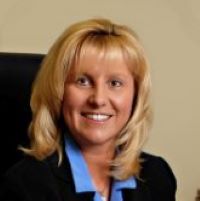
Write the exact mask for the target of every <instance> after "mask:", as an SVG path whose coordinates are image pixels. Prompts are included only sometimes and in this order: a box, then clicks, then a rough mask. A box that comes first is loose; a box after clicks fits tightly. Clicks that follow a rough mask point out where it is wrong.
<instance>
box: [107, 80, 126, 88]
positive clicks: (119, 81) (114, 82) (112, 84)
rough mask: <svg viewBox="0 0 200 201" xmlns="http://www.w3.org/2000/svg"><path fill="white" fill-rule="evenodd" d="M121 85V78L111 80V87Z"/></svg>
mask: <svg viewBox="0 0 200 201" xmlns="http://www.w3.org/2000/svg"><path fill="white" fill-rule="evenodd" d="M122 85H123V82H122V81H121V80H111V81H110V86H111V87H121V86H122Z"/></svg>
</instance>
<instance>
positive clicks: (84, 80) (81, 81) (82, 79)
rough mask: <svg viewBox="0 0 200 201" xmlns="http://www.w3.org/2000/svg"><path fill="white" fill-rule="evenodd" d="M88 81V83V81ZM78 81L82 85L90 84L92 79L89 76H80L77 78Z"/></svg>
mask: <svg viewBox="0 0 200 201" xmlns="http://www.w3.org/2000/svg"><path fill="white" fill-rule="evenodd" d="M86 82H87V83H86ZM76 83H77V84H78V85H81V86H88V85H89V84H90V80H89V79H88V78H87V77H84V76H83V77H78V78H77V79H76Z"/></svg>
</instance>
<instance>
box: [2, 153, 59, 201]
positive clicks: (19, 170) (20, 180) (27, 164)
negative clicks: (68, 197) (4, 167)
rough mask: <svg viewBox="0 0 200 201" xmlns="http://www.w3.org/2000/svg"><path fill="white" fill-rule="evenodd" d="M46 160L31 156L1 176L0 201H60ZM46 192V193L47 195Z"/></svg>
mask: <svg viewBox="0 0 200 201" xmlns="http://www.w3.org/2000/svg"><path fill="white" fill-rule="evenodd" d="M55 181H56V180H55V178H54V176H53V174H52V170H51V167H50V165H49V164H48V162H46V160H42V161H39V160H37V159H35V158H33V157H31V156H25V157H24V159H22V160H21V161H19V162H18V163H16V164H15V165H14V166H12V167H11V168H10V169H8V171H7V172H6V173H5V174H4V175H3V178H2V182H1V189H0V200H1V199H2V200H5V201H7V200H9V201H10V200H27V201H28V200H30V201H33V200H38V201H40V200H41V199H42V197H43V196H46V197H48V198H49V199H47V200H50V201H51V200H53V199H54V200H60V199H58V197H59V196H60V195H59V193H58V190H57V189H58V188H57V183H56V182H55ZM47 192H48V193H47Z"/></svg>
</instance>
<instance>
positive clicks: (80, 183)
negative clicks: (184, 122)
mask: <svg viewBox="0 0 200 201" xmlns="http://www.w3.org/2000/svg"><path fill="white" fill-rule="evenodd" d="M150 85H151V84H150V74H149V66H148V62H147V59H146V57H145V54H144V50H143V47H142V46H141V44H140V42H139V39H138V37H137V35H136V34H135V33H134V32H133V31H132V30H131V29H130V28H128V27H126V26H122V25H117V24H114V23H112V22H111V21H109V20H106V19H91V20H87V21H83V22H79V23H76V24H73V25H72V26H70V27H69V28H68V29H67V30H66V31H65V32H64V33H63V34H62V35H61V36H60V37H59V38H58V40H57V41H56V42H55V44H54V45H53V46H52V48H51V49H50V51H49V53H48V54H47V56H46V58H45V60H44V61H43V64H42V67H41V70H40V72H39V74H38V76H37V78H36V80H35V82H34V86H33V91H32V97H31V109H32V113H33V119H32V122H31V124H30V127H29V133H30V142H31V144H30V147H29V148H22V150H23V151H24V152H25V153H26V157H25V158H24V160H22V161H21V162H19V163H18V164H16V165H15V166H14V167H13V168H11V169H10V170H9V171H8V172H7V174H6V176H5V183H4V186H3V189H2V190H1V196H2V198H3V199H2V200H20V201H40V200H41V201H46V200H48V201H51V200H52V201H61V200H63V201H64V200H65V201H78V200H84V201H87V200H88V201H89V200H91V201H119V200H123V201H131V200H134V201H156V200H159V201H160V200H162V201H173V200H175V192H176V180H175V177H174V175H173V173H172V171H171V169H170V167H169V166H168V164H167V163H166V162H165V161H164V160H163V159H162V158H160V157H156V156H152V155H149V154H147V153H143V152H142V147H143V145H144V142H145V141H146V138H147V136H148V132H149V127H150V124H151V107H150V103H149V95H150Z"/></svg>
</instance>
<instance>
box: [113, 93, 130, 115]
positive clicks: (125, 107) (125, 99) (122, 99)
mask: <svg viewBox="0 0 200 201" xmlns="http://www.w3.org/2000/svg"><path fill="white" fill-rule="evenodd" d="M133 96H134V94H133V93H124V94H121V95H120V96H119V97H117V99H116V105H117V107H118V109H119V110H120V111H121V112H122V113H124V114H127V115H128V116H129V115H130V114H131V112H132V107H133V98H134V97H133Z"/></svg>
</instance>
